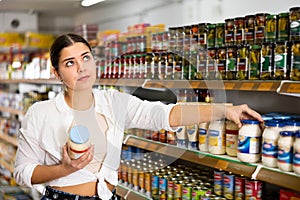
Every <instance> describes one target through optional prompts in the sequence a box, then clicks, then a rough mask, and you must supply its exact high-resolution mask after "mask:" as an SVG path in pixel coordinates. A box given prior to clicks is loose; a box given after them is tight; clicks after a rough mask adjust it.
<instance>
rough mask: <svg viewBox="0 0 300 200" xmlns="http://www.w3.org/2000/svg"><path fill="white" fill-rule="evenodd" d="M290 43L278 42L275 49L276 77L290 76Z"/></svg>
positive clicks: (281, 78)
mask: <svg viewBox="0 0 300 200" xmlns="http://www.w3.org/2000/svg"><path fill="white" fill-rule="evenodd" d="M287 57H288V43H287V42H277V43H276V46H275V50H274V78H275V79H276V80H285V79H287V78H288V76H287V73H288V68H287Z"/></svg>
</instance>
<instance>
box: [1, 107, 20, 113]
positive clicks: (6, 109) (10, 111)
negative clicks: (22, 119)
mask: <svg viewBox="0 0 300 200" xmlns="http://www.w3.org/2000/svg"><path fill="white" fill-rule="evenodd" d="M0 111H2V112H8V113H11V114H14V115H24V111H22V110H16V109H13V108H8V107H4V106H0Z"/></svg>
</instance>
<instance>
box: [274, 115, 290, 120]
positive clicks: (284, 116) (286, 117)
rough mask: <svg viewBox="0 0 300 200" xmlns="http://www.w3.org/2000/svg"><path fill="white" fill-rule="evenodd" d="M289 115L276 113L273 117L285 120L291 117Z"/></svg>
mask: <svg viewBox="0 0 300 200" xmlns="http://www.w3.org/2000/svg"><path fill="white" fill-rule="evenodd" d="M291 118H292V117H291V115H278V116H274V119H281V120H287V119H291Z"/></svg>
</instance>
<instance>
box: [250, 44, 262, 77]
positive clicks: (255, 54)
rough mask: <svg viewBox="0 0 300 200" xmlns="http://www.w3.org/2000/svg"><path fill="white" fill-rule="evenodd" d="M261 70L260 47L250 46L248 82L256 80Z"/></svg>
mask: <svg viewBox="0 0 300 200" xmlns="http://www.w3.org/2000/svg"><path fill="white" fill-rule="evenodd" d="M260 69H261V46H260V45H252V46H251V48H250V51H249V71H248V73H249V75H248V77H249V80H258V79H259V78H260Z"/></svg>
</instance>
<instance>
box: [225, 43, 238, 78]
mask: <svg viewBox="0 0 300 200" xmlns="http://www.w3.org/2000/svg"><path fill="white" fill-rule="evenodd" d="M226 54H227V62H226V77H225V79H227V80H236V74H237V46H229V47H228V48H227V52H226Z"/></svg>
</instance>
